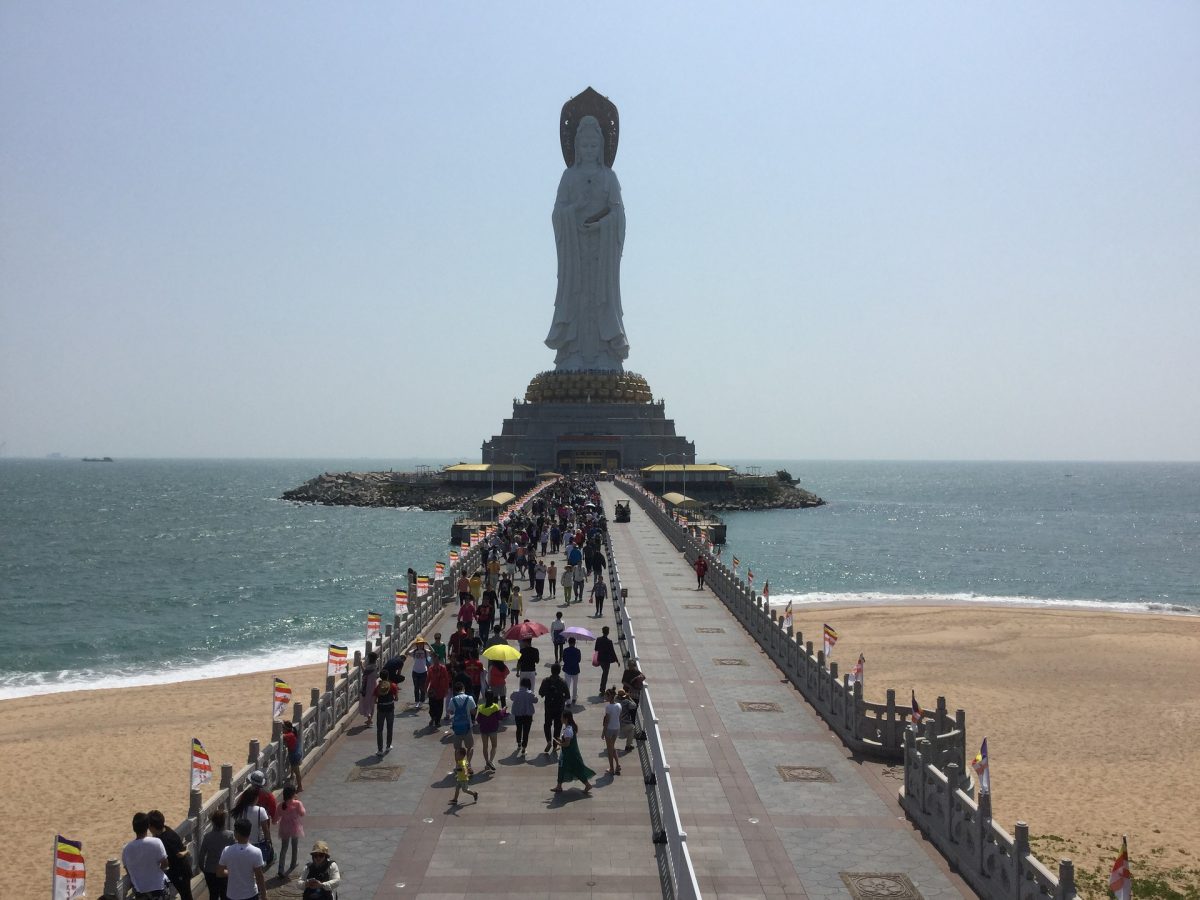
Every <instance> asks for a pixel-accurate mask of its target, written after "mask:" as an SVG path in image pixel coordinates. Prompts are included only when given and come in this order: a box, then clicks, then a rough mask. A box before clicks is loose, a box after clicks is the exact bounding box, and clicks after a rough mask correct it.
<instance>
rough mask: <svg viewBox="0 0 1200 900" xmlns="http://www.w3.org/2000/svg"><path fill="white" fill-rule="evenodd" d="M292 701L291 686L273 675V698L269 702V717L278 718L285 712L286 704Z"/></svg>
mask: <svg viewBox="0 0 1200 900" xmlns="http://www.w3.org/2000/svg"><path fill="white" fill-rule="evenodd" d="M291 702H292V686H291V685H290V684H288V683H287V682H286V681H284V680H283V679H282V678H280V677H279V676H278V675H276V676H275V699H274V702H273V703H272V704H271V718H272V719H278V718H279V717H280V716H283V715H286V714H287V708H288V705H289V704H290V703H291Z"/></svg>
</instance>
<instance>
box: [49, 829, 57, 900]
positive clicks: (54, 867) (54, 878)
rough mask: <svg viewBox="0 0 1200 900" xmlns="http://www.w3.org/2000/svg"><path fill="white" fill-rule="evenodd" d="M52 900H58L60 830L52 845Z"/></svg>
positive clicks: (55, 834) (55, 835)
mask: <svg viewBox="0 0 1200 900" xmlns="http://www.w3.org/2000/svg"><path fill="white" fill-rule="evenodd" d="M50 900H58V832H55V833H54V843H53V844H51V845H50Z"/></svg>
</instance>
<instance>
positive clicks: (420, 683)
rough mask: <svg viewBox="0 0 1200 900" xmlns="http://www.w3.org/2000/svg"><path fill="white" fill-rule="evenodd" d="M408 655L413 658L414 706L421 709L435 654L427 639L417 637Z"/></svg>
mask: <svg viewBox="0 0 1200 900" xmlns="http://www.w3.org/2000/svg"><path fill="white" fill-rule="evenodd" d="M408 655H409V656H410V657H411V658H412V682H413V704H414V705H415V706H416V707H417V709H420V708H421V704H422V703H424V702H425V682H426V681H427V680H428V678H429V660H430V657H431V656H433V653H432V652H431V651H430V649H429V644H427V643H426V642H425V638H423V637H417V638H415V639H414V640H413V646H412V650H411V651H410V652H409V654H408Z"/></svg>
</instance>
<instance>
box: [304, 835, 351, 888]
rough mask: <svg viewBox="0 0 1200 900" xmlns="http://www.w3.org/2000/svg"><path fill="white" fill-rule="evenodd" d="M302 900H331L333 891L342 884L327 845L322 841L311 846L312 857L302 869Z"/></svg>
mask: <svg viewBox="0 0 1200 900" xmlns="http://www.w3.org/2000/svg"><path fill="white" fill-rule="evenodd" d="M303 881H304V900H333V897H334V893H333V892H334V891H336V890H337V887H338V885H339V884H341V883H342V873H341V872H340V871H339V870H338V864H337V863H335V862H334V861H333V860H332V859H330V858H329V845H328V844H327V843H325V842H324V841H317V842H316V843H315V844H313V848H312V855H311V858H310V862H309V863H308V865H306V866H305V867H304V878H303Z"/></svg>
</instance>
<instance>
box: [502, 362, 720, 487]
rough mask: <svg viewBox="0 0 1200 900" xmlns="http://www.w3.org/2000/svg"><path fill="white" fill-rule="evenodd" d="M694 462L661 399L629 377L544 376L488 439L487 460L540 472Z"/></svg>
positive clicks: (591, 374)
mask: <svg viewBox="0 0 1200 900" xmlns="http://www.w3.org/2000/svg"><path fill="white" fill-rule="evenodd" d="M664 455H668V456H669V457H670V458H673V459H675V460H676V461H679V462H687V463H694V462H695V461H696V448H695V445H694V444H693V443H692V442H691V441H689V440H688V439H687V438H685V437H683V436H682V435H677V434H676V433H675V422H674V420H673V419H668V418H667V416H666V406H665V404H664V403H663V401H661V400H658V401H655V399H654V395H653V393H652V391H651V390H650V385H649V384H648V383H647V382H646V379H645V378H643V377H642V376H640V375H636V374H634V373H631V372H543V373H541V374H539V375H536V376H534V378H533V380H532V381H530V383H529V387H528V388H527V389H526V391H525V397H524V399H523V400H518V401H516V402H514V403H513V412H512V416H511V417H509V418H507V419H505V420H504V424H503V425H502V427H501V431H500V434H498V435H495V436H493V437H492V438H491V439H490V440H488V441H485V442H484V444H483V448H482V460H483V462H485V463H506V462H512V461H513V460H514V458H515V460H516V461H517V462H520V463H523V464H525V465H528V466H532V467H534V468H535V469H537V470H539V471H543V470H549V471H555V472H562V471H592V472H595V471H600V470H602V469H607V470H608V471H613V470H616V469H620V468H635V467H640V466H647V465H651V464H653V463H656V462H661V461H662V459H663V456H664Z"/></svg>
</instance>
